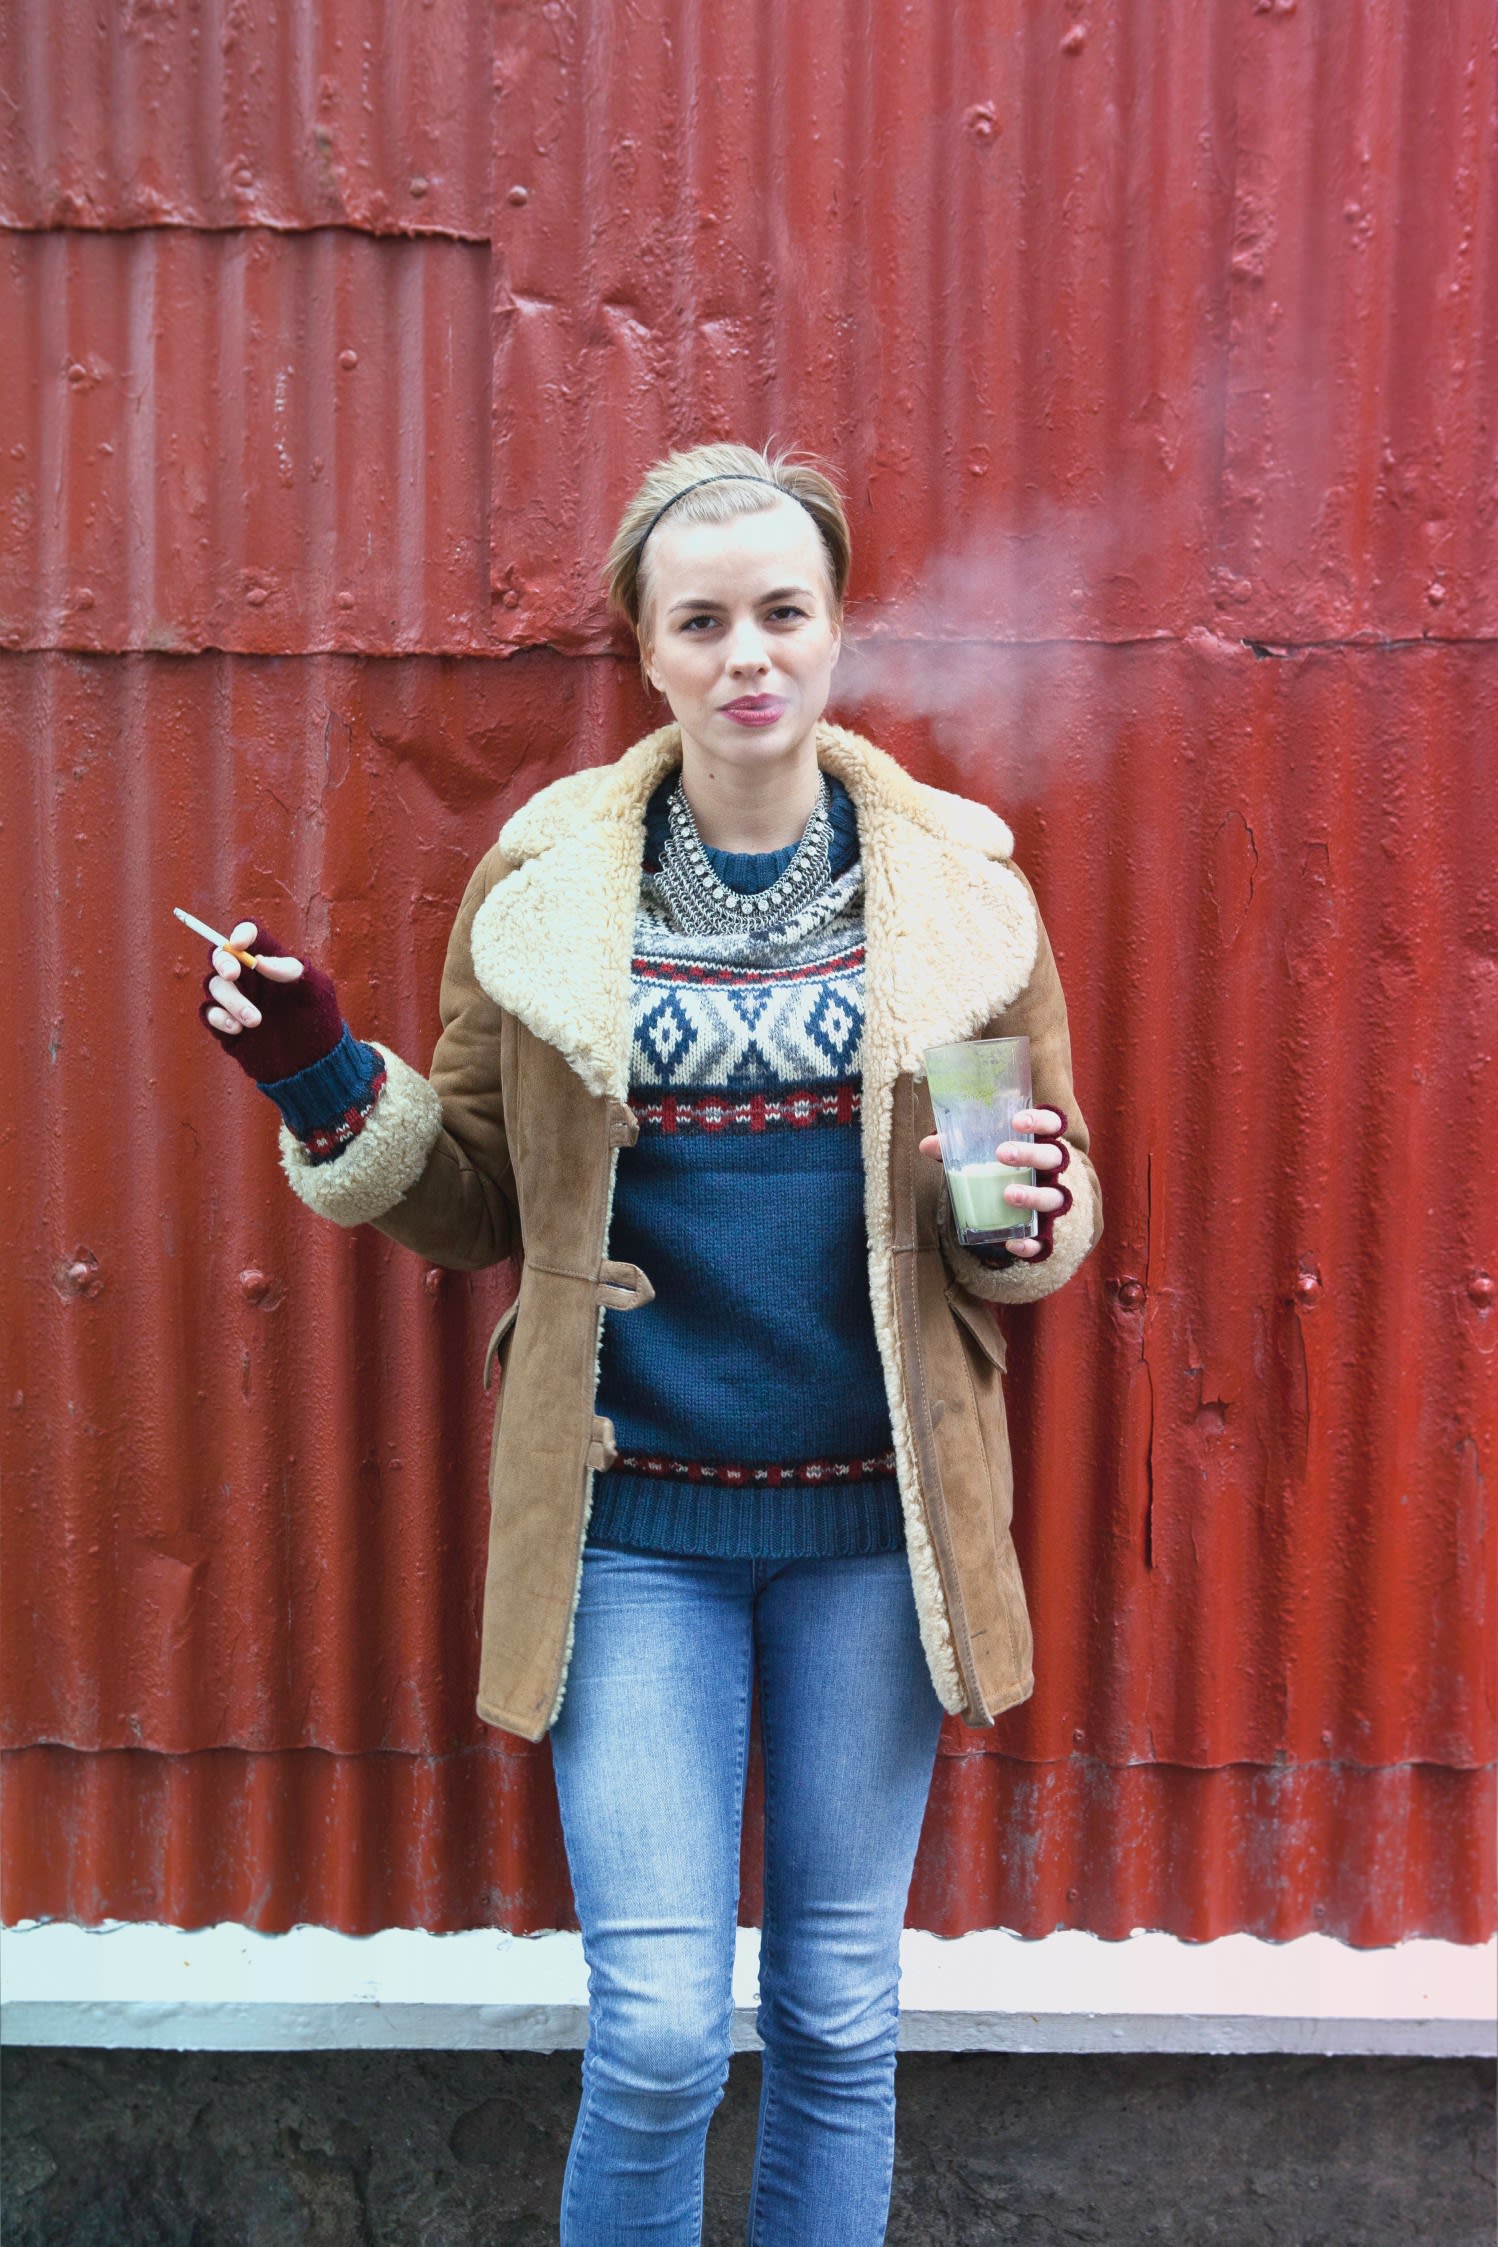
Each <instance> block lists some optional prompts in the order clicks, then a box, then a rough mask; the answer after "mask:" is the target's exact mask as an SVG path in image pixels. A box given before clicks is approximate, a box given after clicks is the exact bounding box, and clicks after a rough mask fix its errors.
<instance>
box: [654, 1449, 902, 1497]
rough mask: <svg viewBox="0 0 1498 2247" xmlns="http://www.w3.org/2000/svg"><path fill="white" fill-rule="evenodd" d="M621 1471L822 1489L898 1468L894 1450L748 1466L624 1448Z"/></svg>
mask: <svg viewBox="0 0 1498 2247" xmlns="http://www.w3.org/2000/svg"><path fill="white" fill-rule="evenodd" d="M614 1464H615V1466H616V1467H617V1468H618V1469H619V1470H620V1472H621V1473H623V1474H627V1475H651V1476H654V1477H655V1478H656V1479H657V1480H659V1481H662V1482H705V1483H714V1484H717V1485H719V1486H722V1487H726V1488H729V1489H736V1490H737V1489H746V1488H747V1489H756V1488H757V1489H763V1490H782V1489H790V1488H793V1487H796V1486H800V1487H801V1488H803V1489H805V1488H811V1489H820V1488H824V1487H826V1486H827V1485H829V1484H840V1483H850V1482H884V1481H887V1480H888V1479H889V1478H890V1477H891V1476H892V1475H893V1474H894V1471H895V1455H894V1453H893V1452H892V1451H881V1452H877V1453H876V1454H875V1456H874V1457H873V1458H872V1459H798V1460H796V1461H794V1462H792V1463H791V1464H790V1465H788V1466H774V1465H768V1466H765V1465H762V1466H747V1465H739V1464H737V1463H734V1464H728V1463H725V1462H723V1461H715V1462H713V1463H712V1464H710V1465H705V1464H704V1463H703V1462H702V1461H701V1460H699V1459H673V1458H668V1457H666V1456H665V1455H664V1454H662V1453H660V1452H654V1451H621V1452H620V1453H619V1455H618V1458H617V1459H616V1460H615V1462H614Z"/></svg>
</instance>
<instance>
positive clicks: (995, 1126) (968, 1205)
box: [926, 1038, 1039, 1248]
mask: <svg viewBox="0 0 1498 2247" xmlns="http://www.w3.org/2000/svg"><path fill="white" fill-rule="evenodd" d="M926 1082H927V1083H928V1084H929V1085H930V1087H931V1106H932V1109H933V1110H934V1112H935V1116H936V1130H937V1136H938V1137H939V1138H940V1140H941V1159H942V1162H943V1164H944V1166H945V1168H946V1173H947V1188H948V1191H949V1193H950V1195H951V1199H952V1218H953V1222H954V1224H955V1225H956V1228H957V1238H958V1240H959V1241H960V1242H961V1244H962V1246H963V1247H964V1248H988V1247H991V1246H993V1245H994V1244H995V1243H996V1242H998V1241H1005V1240H1016V1239H1022V1238H1023V1237H1024V1236H1025V1235H1026V1234H1029V1235H1032V1236H1033V1234H1034V1233H1035V1232H1036V1231H1037V1229H1038V1226H1039V1219H1038V1217H1037V1215H1036V1212H1035V1211H1034V1210H1033V1209H1025V1208H1020V1207H1018V1206H1016V1204H1015V1203H1013V1202H1009V1201H1005V1199H1004V1188H1005V1187H1006V1186H1033V1185H1034V1184H1035V1173H1034V1171H1033V1170H1018V1169H1015V1168H1013V1167H1012V1166H1011V1165H1010V1164H1009V1163H1001V1162H1000V1161H999V1160H998V1158H997V1156H996V1154H995V1152H994V1150H995V1148H997V1147H998V1146H999V1145H1000V1143H1001V1142H1002V1141H1003V1140H1005V1139H1020V1140H1026V1139H1029V1138H1030V1137H1031V1134H1030V1133H1029V1132H1016V1131H1013V1130H1011V1129H1010V1125H1011V1123H1012V1121H1013V1119H1014V1117H1015V1116H1017V1115H1018V1114H1019V1112H1020V1110H1021V1109H1022V1108H1028V1107H1029V1105H1030V1041H1029V1039H1028V1038H972V1039H969V1040H968V1041H967V1042H966V1043H965V1044H963V1045H938V1046H932V1047H931V1049H930V1051H929V1052H928V1053H927V1055H926Z"/></svg>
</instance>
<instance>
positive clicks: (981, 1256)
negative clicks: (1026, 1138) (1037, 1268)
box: [969, 1100, 1072, 1272]
mask: <svg viewBox="0 0 1498 2247" xmlns="http://www.w3.org/2000/svg"><path fill="white" fill-rule="evenodd" d="M1039 1105H1040V1106H1041V1107H1043V1108H1051V1109H1052V1110H1053V1113H1054V1114H1056V1115H1058V1116H1060V1118H1061V1122H1060V1125H1059V1126H1058V1128H1057V1129H1056V1130H1055V1131H1032V1132H1031V1134H1030V1137H1031V1139H1032V1140H1033V1141H1034V1143H1035V1145H1036V1146H1037V1147H1059V1148H1060V1149H1061V1161H1060V1163H1059V1164H1058V1165H1057V1167H1056V1169H1054V1170H1037V1171H1036V1173H1035V1182H1036V1184H1037V1185H1038V1186H1055V1187H1056V1188H1057V1189H1058V1190H1059V1192H1060V1194H1061V1196H1062V1201H1061V1207H1060V1208H1059V1209H1038V1210H1037V1211H1036V1212H1035V1218H1036V1224H1035V1231H1034V1233H1033V1234H1032V1236H1031V1237H1032V1239H1034V1240H1038V1241H1039V1243H1040V1247H1039V1249H1038V1250H1037V1251H1036V1253H1035V1255H1033V1256H1011V1255H1010V1253H1009V1250H1008V1248H1007V1247H1006V1246H1005V1244H1004V1242H1003V1241H999V1242H997V1243H996V1244H995V1245H994V1246H993V1247H992V1248H974V1249H972V1250H971V1251H970V1252H969V1253H970V1254H972V1255H974V1256H976V1257H977V1259H978V1261H979V1263H980V1264H989V1265H992V1266H993V1267H994V1269H995V1270H997V1271H1001V1272H1006V1271H1007V1272H1023V1271H1028V1270H1029V1268H1030V1267H1031V1265H1033V1264H1043V1263H1044V1262H1045V1260H1046V1258H1047V1257H1048V1256H1049V1255H1050V1254H1051V1252H1052V1250H1053V1249H1054V1247H1055V1245H1056V1243H1055V1238H1054V1235H1055V1230H1056V1220H1057V1218H1058V1217H1064V1216H1065V1215H1066V1212H1067V1211H1068V1210H1069V1209H1070V1208H1071V1205H1072V1192H1071V1188H1070V1186H1063V1185H1062V1184H1061V1174H1062V1172H1063V1171H1065V1170H1069V1169H1070V1168H1071V1148H1070V1147H1069V1146H1068V1144H1067V1142H1066V1140H1065V1139H1064V1138H1063V1136H1062V1134H1063V1133H1064V1132H1065V1130H1066V1126H1067V1122H1068V1118H1067V1115H1066V1111H1065V1110H1064V1109H1062V1108H1057V1107H1055V1104H1054V1102H1052V1101H1049V1100H1043V1101H1041V1102H1040V1103H1039Z"/></svg>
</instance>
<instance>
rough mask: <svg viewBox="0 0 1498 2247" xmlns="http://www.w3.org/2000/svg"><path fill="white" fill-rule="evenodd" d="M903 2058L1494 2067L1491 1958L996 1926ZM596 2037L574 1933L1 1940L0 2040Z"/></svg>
mask: <svg viewBox="0 0 1498 2247" xmlns="http://www.w3.org/2000/svg"><path fill="white" fill-rule="evenodd" d="M758 1971H759V1931H758V1929H757V1928H750V1927H741V1928H740V1929H739V1934H738V1947H737V1952H736V1957H735V1963H734V1975H733V1992H734V2006H735V2017H734V2046H735V2049H736V2050H740V2051H746V2050H754V2049H757V2048H758V2046H759V2038H758V2036H757V2035H756V2034H755V2029H754V2005H755V2000H756V1995H757V1980H758ZM900 1997H901V2033H900V2043H901V2048H902V2049H903V2050H905V2051H940V2052H974V2051H988V2052H1224V2053H1226V2052H1328V2053H1330V2052H1337V2053H1359V2052H1368V2053H1426V2054H1440V2055H1451V2056H1455V2055H1466V2054H1479V2055H1481V2054H1487V2053H1492V2052H1493V2051H1494V2050H1495V2049H1498V2034H1495V2027H1494V2019H1495V2013H1498V1942H1492V1943H1486V1944H1482V1945H1465V1944H1460V1943H1442V1942H1435V1941H1427V1940H1417V1941H1412V1942H1407V1943H1398V1944H1395V1945H1393V1946H1391V1947H1390V1948H1388V1949H1386V1950H1352V1949H1349V1948H1348V1947H1347V1946H1346V1945H1344V1944H1341V1943H1337V1942H1334V1941H1333V1940H1332V1939H1331V1937H1330V1936H1327V1935H1302V1936H1299V1937H1297V1938H1296V1940H1295V1941H1293V1942H1289V1943H1266V1942H1261V1941H1260V1940H1259V1939H1258V1938H1257V1937H1255V1936H1252V1935H1224V1936H1222V1937H1221V1938H1220V1939H1219V1940H1218V1941H1216V1942H1211V1943H1186V1942H1182V1941H1180V1940H1179V1939H1178V1938H1177V1937H1176V1936H1173V1935H1161V1934H1156V1933H1153V1932H1149V1931H1147V1930H1144V1929H1139V1930H1136V1932H1135V1933H1134V1934H1133V1935H1131V1936H1130V1937H1129V1938H1128V1940H1127V1941H1125V1942H1116V1943H1105V1942H1102V1941H1100V1940H1099V1939H1098V1937H1097V1936H1095V1935H1088V1934H1083V1933H1079V1932H1076V1931H1074V1930H1062V1931H1060V1932H1058V1933H1056V1934H1053V1935H1046V1936H1044V1937H1042V1938H1041V1939H1040V1940H1038V1941H1031V1942H1027V1941H1024V1940H1023V1939H1022V1938H1021V1937H1019V1936H1016V1935H1010V1934H1007V1933H1005V1932H1004V1931H1003V1930H1002V1929H992V1930H986V1931H983V1932H981V1933H978V1934H973V1935H963V1936H961V1937H959V1938H958V1939H957V1940H955V1941H952V1942H945V1941H943V1940H942V1939H941V1937H940V1936H936V1935H927V1934H922V1933H920V1932H918V1931H916V1930H914V1929H907V1930H906V1932H905V1936H904V1938H903V1942H902V1946H901V1992H900ZM586 2034H587V1968H586V1966H585V1964H584V1961H583V1955H582V1942H581V1938H580V1937H579V1936H578V1935H576V1934H575V1933H557V1934H548V1935H524V1936H516V1935H506V1934H501V1933H498V1932H496V1931H494V1930H490V1929H482V1928H481V1929H476V1930H470V1931H468V1932H465V1933H462V1934H456V1935H429V1934H426V1933H424V1932H423V1931H421V1930H420V1929H412V1928H387V1929H385V1930H384V1931H383V1932H382V1933H380V1934H377V1935H363V1936H360V1935H339V1934H335V1933H333V1932H331V1931H330V1930H329V1929H327V1928H324V1927H296V1928H293V1929H292V1930H291V1931H290V1933H288V1934H285V1935H261V1934H257V1933H256V1932H255V1931H254V1930H253V1929H251V1928H248V1927H241V1926H237V1925H235V1924H234V1923H233V1922H231V1921H223V1922H221V1923H220V1924H219V1925H218V1926H216V1927H204V1928H196V1929H193V1930H192V1931H190V1932H183V1931H182V1930H181V1929H178V1928H172V1927H161V1926H142V1925H138V1924H136V1923H134V1922H129V1921H120V1920H112V1921H108V1922H106V1924H105V1925H104V1926H103V1927H75V1926H72V1925H71V1924H68V1923H65V1922H61V1921H42V1922H39V1921H35V1920H25V1921H22V1922H21V1923H20V1924H19V1925H17V1926H15V1927H11V1928H6V1929H5V1930H4V1931H3V1932H0V2039H3V2041H4V2042H5V2043H7V2044H72V2045H101V2046H108V2045H118V2046H150V2047H153V2048H155V2049H159V2050H163V2051H187V2050H200V2051H329V2050H337V2049H341V2048H345V2047H355V2046H357V2047H361V2048H366V2049H367V2048H375V2047H387V2048H390V2049H402V2048H404V2049H412V2048H418V2047H419V2048H422V2049H427V2050H438V2049H442V2050H468V2049H478V2050H490V2049H505V2050H519V2051H533V2052H550V2051H557V2050H562V2049H565V2048H568V2047H575V2046H579V2045H581V2044H582V2042H583V2040H584V2038H585V2036H586Z"/></svg>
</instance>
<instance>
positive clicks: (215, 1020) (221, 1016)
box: [205, 1006, 244, 1038]
mask: <svg viewBox="0 0 1498 2247" xmlns="http://www.w3.org/2000/svg"><path fill="white" fill-rule="evenodd" d="M205 1020H206V1021H207V1022H208V1024H209V1025H210V1027H211V1028H212V1029H215V1030H221V1031H222V1032H223V1034H224V1036H225V1037H226V1038H237V1037H238V1036H239V1033H240V1031H241V1030H242V1029H243V1028H244V1024H243V1023H242V1022H236V1021H235V1020H234V1017H233V1016H232V1015H230V1014H225V1012H224V1010H223V1008H222V1007H221V1006H211V1007H210V1008H209V1009H208V1013H207V1015H206V1017H205Z"/></svg>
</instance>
